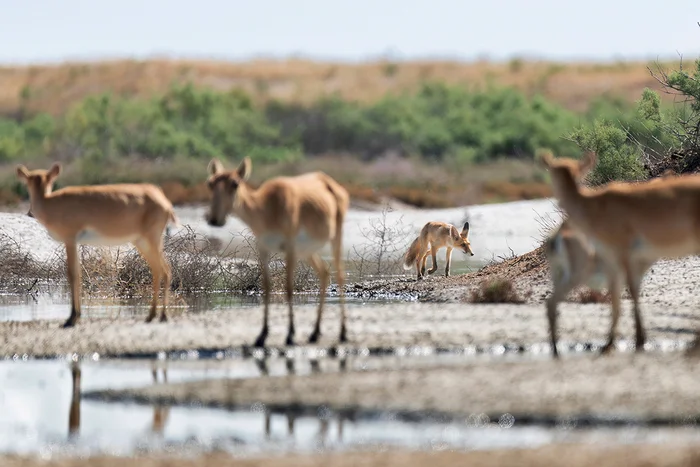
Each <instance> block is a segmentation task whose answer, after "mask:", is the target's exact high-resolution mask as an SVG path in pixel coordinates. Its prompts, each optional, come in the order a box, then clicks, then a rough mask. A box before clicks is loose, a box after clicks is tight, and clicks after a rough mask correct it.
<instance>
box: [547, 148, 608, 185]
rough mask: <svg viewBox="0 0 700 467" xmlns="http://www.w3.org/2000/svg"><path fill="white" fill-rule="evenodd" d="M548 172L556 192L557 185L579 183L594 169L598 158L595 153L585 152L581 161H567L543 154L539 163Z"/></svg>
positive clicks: (567, 159)
mask: <svg viewBox="0 0 700 467" xmlns="http://www.w3.org/2000/svg"><path fill="white" fill-rule="evenodd" d="M538 162H539V163H540V164H541V165H543V166H544V167H545V168H547V170H548V171H549V173H550V175H551V177H552V182H553V183H554V189H555V190H557V188H558V186H557V185H559V184H561V183H562V182H565V181H567V180H573V181H574V182H576V183H580V182H581V180H583V179H584V178H585V177H586V175H588V174H589V172H590V171H591V170H592V169H593V167H595V165H596V163H597V162H598V157H597V156H596V154H595V152H593V151H588V152H586V153H585V154H584V155H583V157H582V158H581V160H578V161H577V160H574V159H569V158H566V157H561V158H555V157H554V156H553V155H552V154H551V153H549V152H546V153H544V154H543V155H542V156H541V157H540V159H539V161H538Z"/></svg>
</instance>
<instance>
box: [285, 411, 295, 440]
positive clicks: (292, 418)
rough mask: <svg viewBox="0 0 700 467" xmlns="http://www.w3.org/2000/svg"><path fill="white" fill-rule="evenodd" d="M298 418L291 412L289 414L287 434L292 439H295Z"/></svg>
mask: <svg viewBox="0 0 700 467" xmlns="http://www.w3.org/2000/svg"><path fill="white" fill-rule="evenodd" d="M296 419H297V416H296V415H294V414H293V413H291V412H287V434H288V435H289V437H290V438H294V422H295V421H296Z"/></svg>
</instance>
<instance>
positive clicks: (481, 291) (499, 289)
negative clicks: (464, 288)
mask: <svg viewBox="0 0 700 467" xmlns="http://www.w3.org/2000/svg"><path fill="white" fill-rule="evenodd" d="M471 301H472V302H473V303H523V301H524V300H523V299H522V298H520V295H519V294H518V292H517V290H515V286H514V285H513V282H512V281H511V280H509V279H504V278H502V277H495V278H492V279H486V280H484V281H483V282H481V284H479V287H478V288H477V289H475V290H474V291H472V296H471Z"/></svg>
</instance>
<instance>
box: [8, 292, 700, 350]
mask: <svg viewBox="0 0 700 467" xmlns="http://www.w3.org/2000/svg"><path fill="white" fill-rule="evenodd" d="M645 305H646V306H645V308H644V319H645V326H646V328H647V331H648V337H649V339H650V341H652V343H653V342H656V343H659V342H662V341H666V340H673V341H679V342H688V341H690V340H691V339H693V338H694V332H695V330H696V329H698V328H699V327H700V322H699V321H698V317H697V314H696V313H695V309H694V308H691V307H687V306H686V307H667V306H663V305H656V304H649V303H647V304H645ZM608 308H609V305H606V304H598V305H594V304H591V305H581V304H573V303H566V304H563V305H562V306H561V319H560V326H559V329H560V338H561V340H562V342H563V344H566V343H567V342H584V343H594V344H595V343H599V342H603V340H604V339H605V337H606V335H607V330H608V323H609V316H608V315H609V311H608ZM315 309H316V307H315V306H313V305H305V306H297V307H295V310H296V313H295V314H296V317H297V320H296V331H297V342H298V343H305V342H306V340H307V339H308V336H309V334H310V332H311V330H312V328H313V321H314V318H315V313H316V310H315ZM630 315H631V313H624V314H623V316H622V318H621V319H620V324H619V330H620V335H621V336H622V337H624V338H626V339H630V338H631V337H632V336H633V322H632V319H631V316H630ZM261 319H262V312H261V309H260V308H258V307H256V308H234V309H231V310H224V311H216V312H206V313H198V314H185V315H181V316H176V317H173V318H171V320H170V321H169V322H168V323H148V324H147V323H144V322H143V321H142V319H138V320H136V319H133V318H128V319H127V318H119V319H115V320H109V319H83V320H82V321H81V322H80V323H79V324H78V325H77V326H76V327H74V328H71V329H61V327H60V326H61V324H62V322H61V321H57V320H43V321H30V322H7V323H0V356H3V357H12V356H14V355H19V356H21V355H23V354H27V355H29V356H35V357H51V356H62V355H66V354H68V353H78V354H91V353H94V352H96V353H98V354H100V355H101V356H103V357H105V356H137V355H141V356H155V355H156V354H157V353H158V352H160V351H170V350H173V351H174V350H200V351H203V352H213V351H216V350H226V349H232V348H233V349H234V350H235V349H238V350H240V349H241V347H242V346H249V345H251V344H252V343H253V341H254V340H255V338H256V336H257V334H258V332H259V330H260V323H261ZM286 326H287V310H286V307H285V306H283V305H276V306H273V307H272V308H271V315H270V336H269V338H268V342H267V345H268V347H272V348H275V347H276V348H281V347H283V346H284V339H285V336H286ZM322 329H323V336H322V338H321V340H320V341H319V347H323V348H329V347H335V346H336V345H337V337H338V332H339V313H338V306H337V305H333V306H329V307H328V310H327V311H326V313H324V320H323V326H322ZM348 338H349V339H350V342H349V343H348V344H347V345H346V346H344V347H347V348H350V349H356V348H358V347H359V348H369V349H376V350H390V349H394V348H396V347H401V346H412V345H422V346H428V347H437V348H444V349H463V348H464V347H468V346H479V347H482V348H484V347H490V346H494V345H509V346H514V347H516V348H517V347H528V346H531V345H533V344H535V345H539V344H544V343H545V342H547V341H548V328H547V322H546V318H545V312H544V306H543V305H541V304H540V305H538V304H525V305H510V304H499V305H483V304H478V305H477V304H469V303H464V304H462V303H448V304H433V303H431V304H426V303H417V302H408V303H395V304H386V305H372V304H366V305H353V306H350V307H348Z"/></svg>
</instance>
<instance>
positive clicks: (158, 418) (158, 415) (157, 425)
mask: <svg viewBox="0 0 700 467" xmlns="http://www.w3.org/2000/svg"><path fill="white" fill-rule="evenodd" d="M162 372H163V383H167V382H168V370H167V369H165V368H163V369H162ZM151 374H152V375H153V383H157V382H158V368H157V367H156V366H155V365H154V366H153V371H152V373H151ZM169 415H170V407H169V406H167V405H161V404H154V405H153V423H152V425H151V432H153V434H157V435H159V436H160V437H163V431H164V429H165V424H166V423H167V422H168V417H169Z"/></svg>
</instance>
